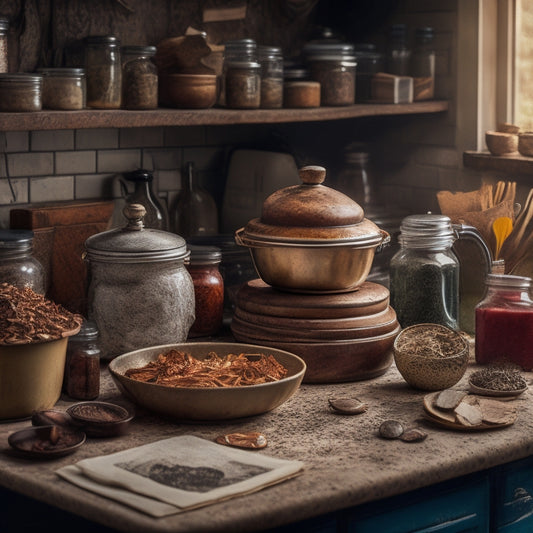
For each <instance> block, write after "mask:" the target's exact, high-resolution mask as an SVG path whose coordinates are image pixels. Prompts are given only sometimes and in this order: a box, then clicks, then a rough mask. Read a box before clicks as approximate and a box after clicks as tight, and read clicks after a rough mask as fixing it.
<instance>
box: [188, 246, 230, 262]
mask: <svg viewBox="0 0 533 533" xmlns="http://www.w3.org/2000/svg"><path fill="white" fill-rule="evenodd" d="M188 247H189V251H190V252H191V255H190V257H189V264H191V265H216V264H218V263H220V262H221V261H222V251H221V250H220V248H217V247H216V246H202V245H199V244H189V245H188Z"/></svg>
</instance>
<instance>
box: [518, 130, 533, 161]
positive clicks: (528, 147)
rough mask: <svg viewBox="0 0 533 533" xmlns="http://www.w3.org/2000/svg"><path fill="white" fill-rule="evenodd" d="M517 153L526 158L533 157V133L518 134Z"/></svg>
mask: <svg viewBox="0 0 533 533" xmlns="http://www.w3.org/2000/svg"><path fill="white" fill-rule="evenodd" d="M518 151H519V152H520V153H521V154H522V155H525V156H526V157H533V132H531V131H526V132H524V133H520V134H518Z"/></svg>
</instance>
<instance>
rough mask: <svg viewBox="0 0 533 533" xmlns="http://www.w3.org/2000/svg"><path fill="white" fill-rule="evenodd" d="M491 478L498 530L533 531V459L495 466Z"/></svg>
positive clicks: (505, 531)
mask: <svg viewBox="0 0 533 533" xmlns="http://www.w3.org/2000/svg"><path fill="white" fill-rule="evenodd" d="M491 477H492V479H491V484H492V487H493V494H494V496H493V498H494V499H493V509H494V516H493V519H494V524H495V526H496V530H497V531H498V533H524V532H531V531H533V458H527V459H523V460H521V461H516V462H513V463H509V464H507V465H503V466H501V467H499V468H496V469H494V471H493V472H492V476H491Z"/></svg>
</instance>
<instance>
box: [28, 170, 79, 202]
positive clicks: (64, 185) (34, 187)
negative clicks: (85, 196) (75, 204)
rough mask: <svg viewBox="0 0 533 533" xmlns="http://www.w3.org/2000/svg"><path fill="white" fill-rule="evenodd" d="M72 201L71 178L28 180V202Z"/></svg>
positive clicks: (53, 177) (72, 179) (72, 181)
mask: <svg viewBox="0 0 533 533" xmlns="http://www.w3.org/2000/svg"><path fill="white" fill-rule="evenodd" d="M72 199H74V177H73V176H62V177H57V176H49V177H46V178H31V179H30V195H29V201H30V202H32V203H33V202H55V201H60V200H72Z"/></svg>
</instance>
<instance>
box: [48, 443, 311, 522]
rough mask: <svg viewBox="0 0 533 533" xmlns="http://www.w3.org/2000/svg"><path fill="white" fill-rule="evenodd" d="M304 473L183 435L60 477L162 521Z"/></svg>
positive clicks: (293, 465) (296, 464)
mask: <svg viewBox="0 0 533 533" xmlns="http://www.w3.org/2000/svg"><path fill="white" fill-rule="evenodd" d="M302 469H303V463H302V462H300V461H288V460H284V459H276V458H274V457H269V456H266V455H263V454H260V453H258V452H252V451H245V450H238V449H235V448H230V447H226V446H222V445H220V444H215V443H214V442H210V441H208V440H205V439H201V438H199V437H195V436H193V435H182V436H179V437H172V438H169V439H164V440H160V441H157V442H153V443H151V444H145V445H143V446H138V447H136V448H131V449H129V450H124V451H121V452H117V453H113V454H110V455H103V456H100V457H93V458H91V459H84V460H82V461H79V462H78V463H76V464H75V465H69V466H66V467H62V468H60V469H58V470H56V473H57V474H58V475H59V476H60V477H62V478H63V479H65V480H67V481H69V482H71V483H73V484H75V485H78V486H80V487H82V488H84V489H86V490H90V491H92V492H95V493H97V494H100V495H102V496H105V497H107V498H111V499H113V500H116V501H118V502H121V503H123V504H125V505H128V506H130V507H133V508H135V509H137V510H139V511H142V512H144V513H146V514H149V515H152V516H156V517H161V516H167V515H170V514H174V513H179V512H182V511H185V510H189V509H194V508H197V507H202V506H204V505H209V504H210V503H214V502H217V501H221V500H225V499H229V498H234V497H236V496H239V495H242V494H247V493H250V492H255V491H257V490H261V489H263V488H265V487H268V486H270V485H273V484H275V483H280V482H281V481H284V480H286V479H289V478H291V477H293V476H295V475H297V474H299V473H300V472H301V471H302Z"/></svg>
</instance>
